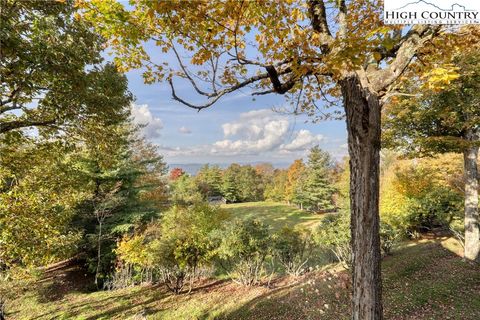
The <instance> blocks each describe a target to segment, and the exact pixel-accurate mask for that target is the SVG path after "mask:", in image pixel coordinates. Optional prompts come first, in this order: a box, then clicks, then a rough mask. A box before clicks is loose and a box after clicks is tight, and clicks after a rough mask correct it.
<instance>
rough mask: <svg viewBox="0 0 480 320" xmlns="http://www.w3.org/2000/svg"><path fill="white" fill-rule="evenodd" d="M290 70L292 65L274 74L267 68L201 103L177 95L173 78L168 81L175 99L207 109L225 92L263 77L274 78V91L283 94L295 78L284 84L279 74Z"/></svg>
mask: <svg viewBox="0 0 480 320" xmlns="http://www.w3.org/2000/svg"><path fill="white" fill-rule="evenodd" d="M272 68H273V67H272ZM273 69H274V70H275V68H273ZM290 72H292V69H291V68H290V67H287V68H285V69H283V70H281V71H278V72H277V71H276V70H275V72H274V74H273V73H272V75H270V73H269V72H268V70H267V72H266V73H261V74H259V75H256V76H252V77H250V78H248V79H246V80H244V81H242V82H239V83H237V84H236V85H233V86H231V87H228V88H225V89H223V90H219V91H218V92H217V93H216V94H212V95H211V96H210V97H209V98H210V99H209V100H208V101H207V102H206V103H204V104H199V105H196V104H193V103H190V102H188V101H186V100H184V99H182V98H180V97H179V96H177V93H176V91H175V86H174V85H173V80H172V79H169V80H168V83H169V84H170V88H171V90H172V97H173V99H174V100H176V101H178V102H180V103H182V104H184V105H186V106H187V107H189V108H192V109H196V110H198V111H200V110H202V109H206V108H208V107H210V106H212V105H213V104H214V103H215V102H217V101H218V100H219V99H220V98H221V97H223V96H224V95H225V94H227V93H230V92H233V91H235V90H238V89H241V88H243V87H246V86H248V85H250V84H253V83H255V82H257V81H260V80H263V79H268V78H270V81H272V79H273V81H275V84H274V85H273V86H274V92H276V93H280V94H283V93H285V92H287V91H288V90H289V89H291V88H292V87H293V85H294V82H293V84H292V83H290V81H293V80H292V79H293V78H292V79H291V80H289V81H288V82H287V83H285V84H282V83H280V80H279V79H278V76H280V75H284V74H288V73H290ZM273 81H272V83H273ZM275 86H277V87H278V90H279V91H277V90H275Z"/></svg>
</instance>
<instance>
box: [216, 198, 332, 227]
mask: <svg viewBox="0 0 480 320" xmlns="http://www.w3.org/2000/svg"><path fill="white" fill-rule="evenodd" d="M222 208H224V209H226V210H228V212H230V213H231V214H232V218H239V219H249V218H255V219H258V220H261V221H263V222H264V223H266V224H268V225H269V226H270V227H271V228H272V229H273V230H274V231H275V230H279V229H281V228H282V227H284V226H289V227H295V226H299V227H305V228H312V229H313V228H315V227H316V226H317V225H318V224H319V223H320V221H321V220H322V218H323V216H324V215H323V214H313V213H310V212H308V211H303V210H300V209H297V208H296V207H294V206H289V205H287V204H285V203H279V202H245V203H232V204H225V205H222Z"/></svg>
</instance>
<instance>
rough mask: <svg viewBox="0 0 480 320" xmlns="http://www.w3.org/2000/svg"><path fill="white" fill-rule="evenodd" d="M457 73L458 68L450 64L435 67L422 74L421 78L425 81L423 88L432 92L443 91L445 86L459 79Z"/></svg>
mask: <svg viewBox="0 0 480 320" xmlns="http://www.w3.org/2000/svg"><path fill="white" fill-rule="evenodd" d="M458 71H459V68H458V67H455V66H454V65H452V64H447V65H444V66H442V67H437V68H435V69H433V70H431V71H430V72H428V73H426V74H424V76H423V78H424V79H426V82H425V85H424V86H425V87H426V88H428V89H431V90H434V91H438V90H443V89H445V86H446V85H449V84H450V83H451V82H452V81H454V80H456V79H458V78H459V77H460V74H459V73H458Z"/></svg>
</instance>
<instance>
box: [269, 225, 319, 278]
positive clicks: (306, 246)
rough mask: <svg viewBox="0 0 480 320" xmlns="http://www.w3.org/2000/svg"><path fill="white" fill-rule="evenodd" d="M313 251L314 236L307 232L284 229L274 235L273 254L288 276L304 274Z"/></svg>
mask: <svg viewBox="0 0 480 320" xmlns="http://www.w3.org/2000/svg"><path fill="white" fill-rule="evenodd" d="M312 249H313V241H312V236H311V234H310V232H308V231H307V230H298V229H297V230H296V229H293V228H290V227H284V228H283V229H281V230H280V231H278V232H277V233H276V234H274V247H273V254H274V257H275V258H276V259H277V260H278V261H279V262H280V263H281V265H282V266H283V268H284V269H285V272H286V273H287V274H290V275H293V276H299V275H300V274H302V273H303V272H304V271H305V266H306V264H307V262H308V260H309V258H310V257H311V255H312Z"/></svg>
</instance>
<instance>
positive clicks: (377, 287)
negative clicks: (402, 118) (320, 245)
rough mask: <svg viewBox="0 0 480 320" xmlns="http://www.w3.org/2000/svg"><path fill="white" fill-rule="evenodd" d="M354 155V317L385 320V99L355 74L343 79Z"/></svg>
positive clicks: (351, 190)
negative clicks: (382, 210)
mask: <svg viewBox="0 0 480 320" xmlns="http://www.w3.org/2000/svg"><path fill="white" fill-rule="evenodd" d="M340 84H341V88H342V95H343V100H344V106H345V111H346V115H347V131H348V151H349V154H350V204H351V234H352V250H353V273H352V276H353V298H352V304H353V306H352V319H355V320H368V319H372V320H373V319H375V320H379V319H383V307H382V280H381V267H380V259H381V254H380V236H379V224H380V217H379V209H378V198H379V185H380V184H379V167H380V165H379V164H380V112H381V107H380V101H379V98H378V96H377V95H375V94H373V93H371V92H368V91H367V90H366V89H363V88H362V86H361V84H360V81H359V79H358V78H357V77H356V76H351V77H349V78H346V79H344V80H342V81H341V83H340Z"/></svg>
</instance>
